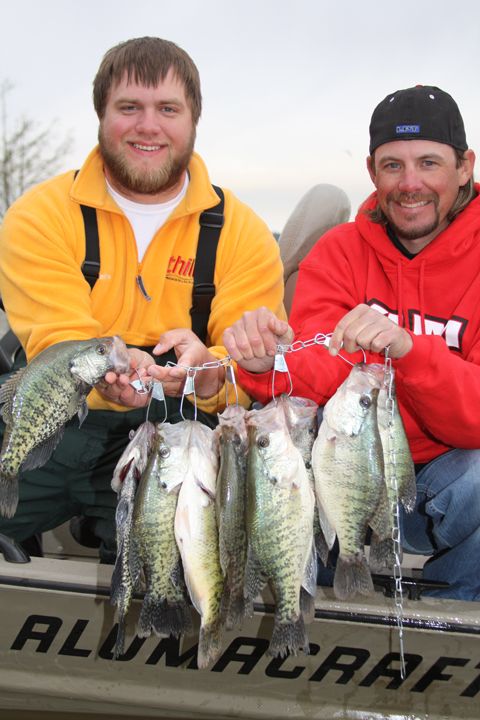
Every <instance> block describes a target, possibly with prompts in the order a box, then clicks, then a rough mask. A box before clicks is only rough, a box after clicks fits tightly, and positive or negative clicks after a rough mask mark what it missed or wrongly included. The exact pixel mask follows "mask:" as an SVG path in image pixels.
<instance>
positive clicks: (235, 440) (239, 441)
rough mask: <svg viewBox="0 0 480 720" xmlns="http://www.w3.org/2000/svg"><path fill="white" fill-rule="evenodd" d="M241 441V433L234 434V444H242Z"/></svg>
mask: <svg viewBox="0 0 480 720" xmlns="http://www.w3.org/2000/svg"><path fill="white" fill-rule="evenodd" d="M241 442H242V441H241V439H240V435H234V436H233V444H234V445H240V443H241Z"/></svg>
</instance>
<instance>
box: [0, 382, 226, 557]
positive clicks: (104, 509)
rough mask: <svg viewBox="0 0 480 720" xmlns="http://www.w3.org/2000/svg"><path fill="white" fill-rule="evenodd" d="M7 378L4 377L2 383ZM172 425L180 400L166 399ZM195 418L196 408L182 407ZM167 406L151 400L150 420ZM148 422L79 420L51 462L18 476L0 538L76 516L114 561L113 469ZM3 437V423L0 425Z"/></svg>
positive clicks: (139, 415)
mask: <svg viewBox="0 0 480 720" xmlns="http://www.w3.org/2000/svg"><path fill="white" fill-rule="evenodd" d="M5 379H6V376H5V377H2V378H0V384H2V381H4V380H5ZM167 413H168V422H171V423H175V422H179V421H180V420H182V416H181V415H180V411H179V401H178V400H177V399H172V398H167ZM183 415H184V416H185V417H186V418H193V407H192V406H191V405H190V403H188V402H184V404H183ZM164 416H165V409H164V405H163V402H158V401H152V403H151V406H150V410H149V414H148V419H149V420H152V421H156V420H163V419H164ZM145 418H146V409H140V410H130V411H128V412H113V411H102V410H90V412H89V413H88V415H87V417H86V419H85V421H84V422H83V424H82V427H81V428H79V423H78V418H77V417H76V416H75V417H74V418H73V419H72V420H71V421H70V422H69V423H68V424H67V426H66V428H65V434H64V436H63V438H62V440H61V442H60V443H59V445H58V447H57V448H56V450H55V452H54V453H53V455H52V457H51V458H50V460H49V461H48V462H47V463H46V464H45V465H44V466H43V467H41V468H37V469H36V470H30V471H28V472H24V473H21V474H20V476H19V483H18V484H19V503H18V508H17V511H16V513H15V515H14V517H13V518H10V519H7V518H0V533H3V534H5V535H8V536H9V537H11V538H13V539H14V540H17V541H19V542H21V541H23V540H25V539H26V538H28V537H30V536H31V535H34V534H35V533H41V532H44V531H46V530H51V529H52V528H54V527H57V526H58V525H60V524H62V523H64V522H65V521H67V520H69V519H70V518H72V517H73V516H75V515H83V516H85V517H87V518H89V519H90V523H89V527H90V528H91V530H92V532H93V533H94V534H95V535H96V536H97V537H98V538H99V539H100V541H101V544H100V550H99V552H100V558H101V560H103V561H104V562H113V561H114V560H115V554H116V546H115V508H116V504H117V496H116V493H115V492H113V490H112V489H111V487H110V483H111V480H112V475H113V470H114V468H115V466H116V464H117V462H118V459H119V458H120V455H121V454H122V452H123V450H124V449H125V447H126V446H127V444H128V442H129V433H130V431H131V430H136V429H137V428H138V426H139V425H140V424H141V423H142V422H144V420H145ZM197 419H198V420H200V421H201V422H203V423H204V424H207V425H210V426H211V427H212V426H213V425H214V424H215V423H216V420H215V418H214V417H213V416H211V415H207V414H206V413H202V412H201V411H198V413H197ZM0 430H1V433H2V436H3V430H4V424H3V422H0Z"/></svg>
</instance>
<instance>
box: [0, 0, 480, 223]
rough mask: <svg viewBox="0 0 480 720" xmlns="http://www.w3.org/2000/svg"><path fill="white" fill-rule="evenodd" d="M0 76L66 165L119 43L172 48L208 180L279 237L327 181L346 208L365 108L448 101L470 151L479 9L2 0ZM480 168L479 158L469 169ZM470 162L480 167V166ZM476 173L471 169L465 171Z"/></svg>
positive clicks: (281, 0)
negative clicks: (418, 97)
mask: <svg viewBox="0 0 480 720" xmlns="http://www.w3.org/2000/svg"><path fill="white" fill-rule="evenodd" d="M0 7H1V18H2V28H3V32H2V42H1V43H0V59H1V64H0V67H1V72H0V78H1V79H7V78H8V79H9V80H10V81H11V82H12V83H13V84H14V86H15V87H14V90H13V91H12V92H11V94H10V113H11V116H12V118H13V117H15V116H16V115H20V114H25V115H27V116H28V117H30V118H33V119H38V121H39V123H40V124H42V125H43V126H44V125H45V124H47V123H49V122H51V121H53V120H54V121H55V127H56V128H58V133H59V138H60V136H63V135H64V134H65V131H67V130H70V131H71V133H72V135H73V138H74V146H73V149H72V151H71V153H70V154H69V156H68V157H66V158H65V163H64V169H68V168H71V167H78V166H79V165H80V164H81V163H82V161H83V159H84V157H85V156H86V154H87V153H88V152H89V150H90V149H91V148H92V147H93V145H94V144H95V142H96V134H97V119H96V116H95V113H94V111H93V107H92V102H91V88H92V80H93V77H94V75H95V73H96V70H97V67H98V65H99V62H100V60H101V58H102V56H103V54H104V52H105V51H106V50H107V49H108V48H110V47H111V46H113V45H115V44H117V43H118V42H121V41H122V40H127V39H128V38H130V37H138V36H142V35H157V36H160V37H165V38H168V39H169V40H173V41H174V42H176V43H177V44H179V45H181V46H182V47H183V48H184V49H185V50H186V51H187V52H188V53H189V54H190V55H191V56H192V58H193V59H194V61H195V63H196V64H197V66H198V68H199V70H200V76H201V79H202V92H203V98H204V110H203V114H202V118H201V119H200V124H199V128H198V135H197V145H196V148H197V150H198V151H199V152H200V154H201V155H202V156H203V158H204V159H205V161H206V162H207V166H208V168H209V171H210V176H211V180H212V181H213V182H214V183H216V184H218V185H223V186H225V187H229V188H231V189H232V190H233V191H234V192H235V193H236V194H237V195H238V196H239V197H240V198H241V199H242V200H244V201H245V202H247V203H248V204H249V205H251V206H252V207H253V208H254V209H255V210H256V211H257V212H258V213H259V214H260V215H261V216H262V217H263V218H264V219H265V220H266V221H267V222H268V224H269V225H270V227H271V228H272V230H281V229H282V228H283V225H284V224H285V221H286V220H287V218H288V216H289V214H290V212H291V211H292V210H293V208H294V206H295V205H296V203H297V202H298V200H299V199H300V198H301V196H302V195H303V194H304V193H305V192H306V191H307V190H308V189H309V188H310V187H311V186H312V185H315V184H316V183H323V182H327V183H333V184H335V185H339V186H340V187H342V188H343V189H344V190H345V191H346V193H347V194H348V196H349V198H350V200H351V203H352V206H353V208H354V209H356V208H357V207H358V205H359V203H360V202H361V201H362V200H363V199H364V198H365V197H366V195H368V194H369V192H370V191H371V189H372V186H371V183H370V180H369V178H368V175H367V171H366V168H365V157H366V155H367V149H368V124H369V121H370V116H371V112H372V110H373V108H374V106H375V105H376V104H377V103H378V102H379V101H380V100H381V99H382V98H383V97H385V95H387V94H388V93H389V92H392V91H393V90H397V89H399V88H405V87H410V86H412V85H416V84H419V83H420V84H425V85H438V86H439V87H441V88H442V89H444V90H446V91H448V92H450V93H451V94H452V95H453V97H454V98H455V99H456V101H457V103H458V104H459V106H460V110H461V112H462V114H463V117H464V121H465V125H466V130H467V140H468V142H469V145H470V147H472V148H473V149H474V150H475V149H477V150H478V152H479V153H480V121H479V120H480V91H479V90H478V87H479V76H480V73H479V64H480V61H479V48H480V2H479V1H478V0H462V2H461V3H455V2H454V1H453V0H417V1H416V2H415V3H413V2H390V1H389V0H334V1H333V2H332V0H237V1H236V2H228V0H198V2H197V0H178V1H177V2H168V3H167V2H165V1H164V0H135V1H133V0H128V1H126V0H15V2H10V0H8V1H7V0H0ZM479 163H480V160H479ZM479 167H480V165H479ZM477 176H478V173H477Z"/></svg>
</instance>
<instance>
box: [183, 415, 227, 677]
mask: <svg viewBox="0 0 480 720" xmlns="http://www.w3.org/2000/svg"><path fill="white" fill-rule="evenodd" d="M186 422H189V423H190V443H189V449H188V453H189V460H188V464H186V465H185V470H184V477H183V483H182V486H181V488H180V492H179V495H178V505H177V513H176V515H175V537H176V539H177V545H178V547H179V549H180V554H181V556H182V562H183V570H184V573H185V582H186V584H187V587H188V592H189V595H190V599H191V601H192V603H193V605H194V607H195V609H196V610H197V612H198V613H199V615H200V618H201V624H200V636H199V640H198V652H197V665H198V667H199V668H206V667H208V666H209V665H211V664H212V663H213V662H215V661H216V660H217V658H218V657H219V655H220V653H221V650H222V647H221V640H222V630H223V627H222V617H221V599H222V593H223V573H222V569H221V567H220V556H219V548H218V528H217V519H216V509H215V491H216V480H217V473H218V456H217V449H216V444H215V437H214V431H213V430H211V429H210V428H208V427H206V426H205V425H202V424H201V423H200V422H198V421H196V420H190V421H186Z"/></svg>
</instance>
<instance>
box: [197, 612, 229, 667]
mask: <svg viewBox="0 0 480 720" xmlns="http://www.w3.org/2000/svg"><path fill="white" fill-rule="evenodd" d="M222 636H223V623H222V619H221V615H220V614H219V615H218V616H217V617H216V618H215V619H214V620H213V621H212V622H211V623H209V624H208V625H203V626H201V627H200V635H199V638H198V651H197V665H198V668H199V669H200V670H203V669H205V668H208V667H210V666H211V665H213V663H214V662H216V661H217V660H218V658H219V657H220V655H221V652H222Z"/></svg>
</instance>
